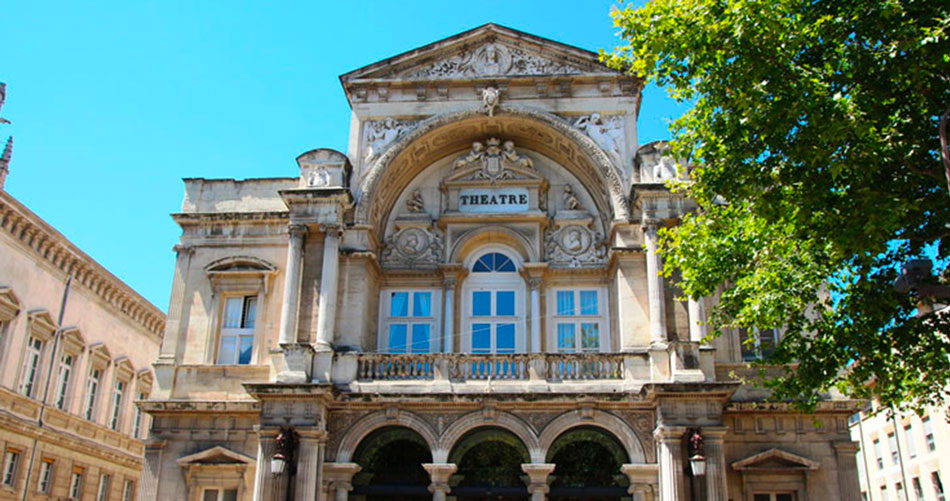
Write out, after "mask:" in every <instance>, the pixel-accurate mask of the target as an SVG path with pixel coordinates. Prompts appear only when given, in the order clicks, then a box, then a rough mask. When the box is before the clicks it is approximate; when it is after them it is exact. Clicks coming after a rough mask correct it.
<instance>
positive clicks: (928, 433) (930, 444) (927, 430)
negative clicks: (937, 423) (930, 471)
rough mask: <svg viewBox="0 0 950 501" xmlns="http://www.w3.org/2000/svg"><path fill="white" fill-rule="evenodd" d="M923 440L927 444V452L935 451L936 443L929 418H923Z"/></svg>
mask: <svg viewBox="0 0 950 501" xmlns="http://www.w3.org/2000/svg"><path fill="white" fill-rule="evenodd" d="M924 440H925V441H926V442H927V450H928V451H929V452H933V451H935V450H937V443H936V442H934V429H933V425H932V424H931V423H930V416H927V417H925V418H924Z"/></svg>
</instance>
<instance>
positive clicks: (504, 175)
mask: <svg viewBox="0 0 950 501" xmlns="http://www.w3.org/2000/svg"><path fill="white" fill-rule="evenodd" d="M486 144H487V147H486V146H485V145H483V144H482V143H481V142H479V141H475V142H474V143H472V150H471V151H470V152H468V153H466V154H464V155H462V156H460V157H459V158H457V159H456V160H455V163H454V164H453V165H454V168H455V169H464V168H469V167H472V166H478V167H479V169H477V170H476V171H474V172H472V173H471V175H470V176H468V177H467V179H470V180H475V181H477V180H489V181H492V182H494V181H496V180H498V179H518V178H523V177H524V174H518V173H517V172H513V171H512V170H511V169H513V168H514V169H521V170H522V172H523V171H524V170H526V169H532V168H533V167H534V162H533V161H532V160H531V159H530V158H528V157H527V156H524V155H519V154H518V152H517V151H516V150H515V144H514V143H513V142H512V141H505V143H504V144H502V142H501V140H500V139H498V138H496V137H493V138H490V139H488V141H486Z"/></svg>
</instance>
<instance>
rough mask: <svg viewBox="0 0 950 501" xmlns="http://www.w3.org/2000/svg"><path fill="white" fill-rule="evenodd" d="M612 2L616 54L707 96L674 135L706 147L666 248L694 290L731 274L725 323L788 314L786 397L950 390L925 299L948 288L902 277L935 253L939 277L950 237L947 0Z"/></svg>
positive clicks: (901, 396)
mask: <svg viewBox="0 0 950 501" xmlns="http://www.w3.org/2000/svg"><path fill="white" fill-rule="evenodd" d="M613 15H614V21H615V24H616V26H617V27H618V28H619V29H620V34H621V37H622V38H623V40H624V44H625V45H623V46H621V47H618V48H617V49H616V50H615V51H614V52H613V53H612V54H604V55H603V57H604V58H605V59H606V60H607V62H608V63H609V64H611V65H613V66H615V67H618V68H624V69H627V70H628V71H630V72H632V73H636V74H638V75H640V76H641V77H644V78H646V79H648V81H653V82H655V83H657V84H658V85H660V86H662V87H666V88H668V89H669V90H670V92H671V94H672V95H673V96H674V97H675V98H676V99H678V100H681V101H686V102H690V103H692V104H693V106H692V108H691V109H690V111H688V112H687V113H686V114H685V115H684V116H682V117H681V118H679V119H678V120H676V121H675V122H674V123H673V125H672V129H673V138H674V140H673V142H672V144H673V152H674V154H675V155H676V156H677V157H678V158H685V159H688V160H689V161H690V162H691V163H692V164H693V165H695V166H696V167H695V168H694V169H693V171H692V174H691V176H690V179H689V181H687V182H685V183H683V184H682V185H680V186H679V187H678V188H677V189H681V190H683V191H684V192H685V194H686V195H687V196H689V197H691V198H693V199H695V200H696V202H697V203H698V205H699V209H698V210H697V211H696V212H695V213H693V214H690V215H687V216H686V217H684V218H683V220H682V222H681V224H680V225H678V226H676V227H673V228H669V229H667V230H665V232H664V233H663V235H662V239H661V252H662V253H663V257H664V260H665V261H664V272H665V273H666V274H667V276H671V274H672V272H673V271H674V270H680V272H681V275H682V283H681V284H680V285H681V287H682V289H683V290H684V291H685V293H686V294H688V295H690V296H693V297H699V296H706V295H712V294H714V293H716V291H717V290H720V288H721V286H722V285H723V284H728V287H726V288H725V289H724V292H723V293H722V295H721V301H720V302H719V303H718V306H717V307H716V310H715V312H714V313H713V316H712V319H711V325H712V326H713V327H714V329H713V331H714V332H716V333H719V332H721V330H722V329H725V328H734V327H752V326H756V327H759V328H771V327H781V328H784V329H785V332H784V337H783V339H782V342H781V343H780V345H779V347H778V348H777V350H776V352H775V353H774V355H773V356H772V358H771V359H770V362H774V363H777V364H786V363H792V362H796V364H795V365H793V366H792V367H794V369H789V370H787V371H786V372H785V373H784V375H783V376H780V377H778V378H776V379H771V380H769V381H768V382H767V383H766V384H767V385H768V386H770V387H771V388H772V390H773V395H774V397H775V398H779V399H784V400H793V401H796V402H799V403H801V404H803V405H806V406H808V405H812V404H814V403H815V402H817V401H818V400H819V399H820V398H821V395H822V393H823V392H826V391H828V390H829V389H831V388H832V387H837V388H838V389H840V390H842V391H844V392H845V393H846V394H849V395H852V396H855V397H859V398H867V397H870V396H874V397H877V398H879V399H880V400H881V401H882V403H884V404H885V405H890V404H895V405H901V404H903V405H910V406H920V405H923V404H927V403H934V402H937V401H938V400H940V399H941V397H942V394H943V392H945V390H946V388H947V383H948V381H950V318H948V315H947V314H945V313H939V312H938V313H929V314H926V315H917V313H918V307H919V306H920V305H921V304H931V303H933V299H932V298H930V297H926V296H924V295H922V294H920V293H918V292H917V289H914V290H911V291H910V292H898V291H897V290H895V288H894V286H893V283H894V280H895V279H896V278H897V276H898V275H899V273H900V268H901V266H902V264H903V263H905V262H906V261H907V260H908V259H911V258H920V257H927V258H930V259H934V260H935V262H936V263H938V266H936V267H935V271H934V274H933V275H932V276H930V277H928V278H927V280H928V281H930V282H932V283H937V282H938V276H937V273H938V272H939V271H941V268H942V263H945V262H946V261H945V260H946V258H947V255H948V253H950V241H944V240H943V239H945V238H947V236H948V226H947V223H948V218H950V196H948V193H947V182H946V179H945V178H944V176H943V170H942V164H941V160H940V146H939V144H940V142H939V137H938V122H939V118H940V116H941V114H942V113H943V112H944V110H945V109H946V108H947V107H948V106H950V3H948V2H947V1H946V0H818V1H803V0H769V1H764V0H680V1H677V0H654V1H652V2H650V3H649V4H647V5H646V6H644V7H641V8H635V7H626V8H624V9H618V10H615V11H614V14H613ZM941 244H943V245H941ZM944 302H950V301H947V300H944ZM920 311H925V310H924V309H922V310H920ZM872 383H873V384H872Z"/></svg>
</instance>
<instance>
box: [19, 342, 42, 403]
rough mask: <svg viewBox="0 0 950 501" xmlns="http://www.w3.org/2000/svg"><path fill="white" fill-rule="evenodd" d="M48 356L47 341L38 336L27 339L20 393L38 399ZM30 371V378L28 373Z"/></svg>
mask: <svg viewBox="0 0 950 501" xmlns="http://www.w3.org/2000/svg"><path fill="white" fill-rule="evenodd" d="M45 354H46V341H44V340H43V339H41V338H39V337H37V336H32V335H31V336H28V337H27V338H26V347H25V348H24V350H23V364H22V365H21V366H20V367H21V372H20V384H19V388H18V390H19V392H20V394H21V395H23V396H25V397H27V398H36V392H37V391H38V389H39V386H40V378H41V377H42V375H43V359H44V358H45ZM28 371H29V377H28V376H27V372H28Z"/></svg>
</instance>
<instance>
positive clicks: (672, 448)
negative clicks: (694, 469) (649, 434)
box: [653, 426, 687, 501]
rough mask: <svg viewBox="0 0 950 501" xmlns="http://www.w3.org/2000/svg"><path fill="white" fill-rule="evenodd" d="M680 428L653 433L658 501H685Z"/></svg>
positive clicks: (684, 477)
mask: <svg viewBox="0 0 950 501" xmlns="http://www.w3.org/2000/svg"><path fill="white" fill-rule="evenodd" d="M685 433H686V429H685V428H683V427H680V426H674V427H666V426H663V427H660V428H657V429H656V431H654V432H653V437H654V438H655V439H656V443H657V449H658V453H659V454H658V457H657V462H658V463H659V470H660V471H659V484H660V485H659V487H660V492H659V494H660V501H686V486H687V485H686V482H687V479H686V474H685V472H684V470H683V466H684V463H683V436H684V435H685Z"/></svg>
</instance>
